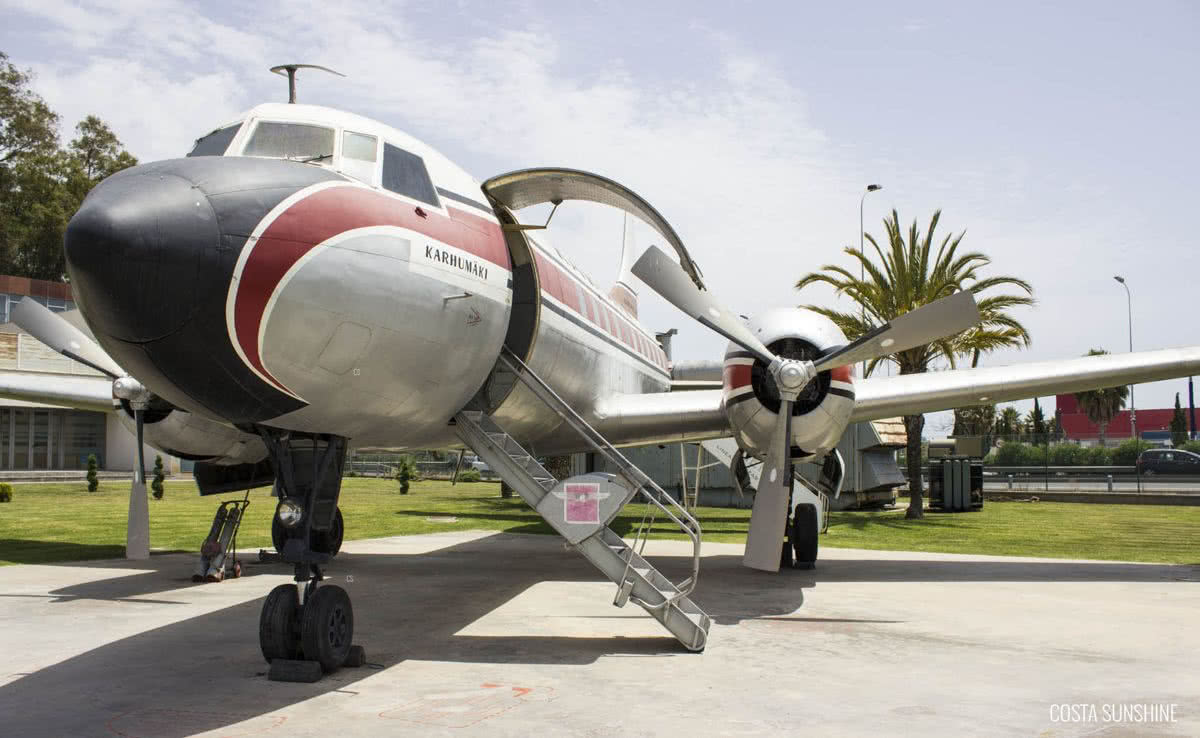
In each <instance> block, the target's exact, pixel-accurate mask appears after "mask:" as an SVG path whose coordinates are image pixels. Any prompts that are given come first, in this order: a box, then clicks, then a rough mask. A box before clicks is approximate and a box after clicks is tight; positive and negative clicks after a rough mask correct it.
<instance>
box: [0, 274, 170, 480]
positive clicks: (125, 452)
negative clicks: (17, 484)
mask: <svg viewBox="0 0 1200 738" xmlns="http://www.w3.org/2000/svg"><path fill="white" fill-rule="evenodd" d="M22 299H32V300H36V301H37V302H40V303H41V304H43V305H45V306H46V307H48V308H50V309H51V310H53V311H55V312H65V311H69V310H74V309H75V303H74V302H73V301H72V300H71V286H70V285H68V284H63V283H60V282H47V281H43V280H37V279H27V278H24V277H11V276H4V275H0V370H2V371H5V372H13V371H15V372H19V373H29V374H37V375H43V376H44V375H87V376H99V372H97V371H95V370H94V369H92V368H90V367H88V366H85V365H83V364H80V363H79V362H77V361H73V360H71V359H69V358H67V357H65V356H63V355H62V354H59V353H58V352H56V351H54V350H53V349H51V348H49V347H48V346H46V345H45V344H43V343H41V342H40V341H38V340H37V339H35V338H34V337H33V336H31V335H29V334H27V333H25V332H24V331H22V330H21V329H20V328H18V327H17V326H16V325H14V324H12V323H10V322H9V315H10V312H11V310H12V307H13V306H14V305H15V304H16V303H17V302H19V301H20V300H22ZM73 322H74V321H73ZM136 445H137V440H136V439H135V438H134V435H133V433H132V432H130V431H129V430H128V429H127V428H126V427H125V425H124V424H122V423H121V421H120V420H119V419H118V418H117V413H116V412H107V413H100V412H92V411H87V410H75V409H72V408H66V407H60V406H56V405H44V404H39V403H32V402H22V401H19V400H7V399H2V398H0V471H24V470H44V469H86V468H87V458H88V456H89V455H90V454H95V455H96V459H97V460H98V461H99V462H100V468H101V469H104V470H108V471H132V470H133V466H134V458H135V457H134V451H135V448H136ZM157 453H159V452H158V451H156V450H155V449H153V448H151V447H149V446H147V447H146V459H147V466H150V465H151V464H152V463H153V459H154V456H155V454H157ZM163 465H164V466H165V467H166V468H167V469H168V471H176V472H177V471H179V469H180V462H179V460H178V459H176V458H174V457H168V456H166V455H164V456H163Z"/></svg>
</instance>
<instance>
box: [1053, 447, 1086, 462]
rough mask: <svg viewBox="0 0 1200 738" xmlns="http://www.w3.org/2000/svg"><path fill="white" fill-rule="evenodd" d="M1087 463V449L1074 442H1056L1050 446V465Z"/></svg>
mask: <svg viewBox="0 0 1200 738" xmlns="http://www.w3.org/2000/svg"><path fill="white" fill-rule="evenodd" d="M1086 463H1087V449H1085V448H1084V447H1083V446H1078V445H1076V444H1074V443H1056V444H1054V445H1053V446H1051V447H1050V465H1051V466H1083V465H1084V464H1086Z"/></svg>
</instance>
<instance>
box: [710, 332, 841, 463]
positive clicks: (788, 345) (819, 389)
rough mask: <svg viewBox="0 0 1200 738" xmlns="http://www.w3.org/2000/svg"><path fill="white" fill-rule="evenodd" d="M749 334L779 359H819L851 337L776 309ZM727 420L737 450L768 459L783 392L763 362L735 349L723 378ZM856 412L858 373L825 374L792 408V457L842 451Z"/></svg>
mask: <svg viewBox="0 0 1200 738" xmlns="http://www.w3.org/2000/svg"><path fill="white" fill-rule="evenodd" d="M749 327H750V330H752V331H753V332H754V334H755V335H756V336H758V338H759V340H761V341H762V342H763V343H764V344H766V345H767V347H768V348H769V349H770V350H771V351H772V352H774V353H776V354H778V355H779V356H783V357H785V358H789V359H809V360H812V359H816V358H818V357H820V356H823V355H825V354H826V353H828V352H829V351H831V350H833V349H834V348H837V347H839V346H844V345H846V343H847V341H846V336H845V335H844V334H843V333H842V332H841V330H840V329H838V327H837V326H836V325H834V323H833V321H831V320H829V319H828V318H826V317H825V316H823V315H819V314H817V313H814V312H811V311H809V310H804V309H802V308H776V309H773V310H768V311H767V312H765V313H762V314H761V315H757V316H755V317H754V318H753V319H752V320H751V321H750V323H749ZM723 387H724V400H725V414H726V416H727V417H728V418H729V425H730V427H731V428H732V429H733V431H734V438H735V439H736V440H737V442H738V445H739V446H740V447H741V448H742V449H743V450H744V451H745V452H746V453H748V454H750V455H752V456H754V457H756V458H760V459H761V458H763V457H765V456H766V454H767V448H768V447H769V445H770V441H771V436H772V434H773V433H774V429H775V426H776V423H777V421H778V419H779V406H780V402H779V390H778V388H777V387H776V385H775V380H774V379H772V378H771V375H770V372H768V371H767V365H766V364H764V363H763V362H762V360H761V359H757V358H755V357H754V356H753V355H752V354H750V353H749V352H747V351H745V350H744V349H742V348H741V347H740V346H738V345H736V344H734V343H730V344H729V346H728V348H727V349H726V352H725V368H724V373H723ZM853 410H854V372H853V367H849V366H842V367H836V368H834V369H833V370H831V371H826V372H821V373H820V374H818V375H817V377H816V379H814V380H813V381H812V382H810V383H809V384H808V386H806V387H805V388H804V389H803V390H801V392H800V396H799V397H798V398H797V399H796V403H795V405H794V406H793V408H792V457H793V459H795V460H797V461H805V460H814V459H817V458H820V457H823V456H824V455H825V454H827V453H828V452H829V451H830V450H831V449H833V448H834V447H835V446H837V443H838V441H839V440H840V439H841V437H842V433H843V432H844V431H845V430H846V425H847V424H848V423H849V422H850V414H851V412H853Z"/></svg>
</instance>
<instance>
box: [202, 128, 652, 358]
mask: <svg viewBox="0 0 1200 738" xmlns="http://www.w3.org/2000/svg"><path fill="white" fill-rule="evenodd" d="M241 125H242V124H241V123H237V124H235V125H232V126H228V127H226V128H221V129H219V130H216V131H213V132H212V133H210V134H208V135H207V136H204V137H202V138H200V139H198V140H197V141H196V145H195V147H193V148H192V151H191V152H190V153H189V154H188V156H222V155H224V154H225V152H226V150H227V149H228V148H229V145H230V144H231V143H232V142H233V138H234V136H235V135H237V132H238V129H239V128H241ZM335 135H336V133H335V131H334V129H332V128H327V127H325V126H315V125H310V124H305V123H281V122H275V121H260V122H259V123H258V124H257V125H256V126H255V128H254V133H253V135H252V136H251V137H250V140H249V141H248V142H247V143H246V145H245V147H244V148H243V149H242V154H243V155H244V156H261V157H268V158H277V159H292V160H296V161H303V162H310V163H312V162H317V163H328V164H333V163H335V162H334V161H333V159H334V137H335ZM378 157H379V140H378V138H376V137H375V136H371V135H368V134H365V133H355V132H353V131H343V132H342V156H341V162H340V163H339V164H338V170H339V171H341V172H343V173H344V174H347V175H349V176H351V177H354V178H355V179H358V180H361V181H363V182H366V183H367V184H374V179H375V169H376V165H377V163H378ZM380 174H381V177H380V184H381V185H382V186H383V188H384V189H387V190H391V191H392V192H396V193H399V194H401V195H404V196H406V197H411V198H412V199H414V200H419V201H420V202H424V203H428V204H430V205H433V206H434V207H439V203H438V196H437V191H436V190H435V189H434V186H433V182H432V180H431V179H430V178H429V171H428V170H427V169H426V168H425V162H424V160H422V159H421V157H419V156H417V155H416V154H413V153H411V152H409V151H405V150H404V149H401V148H400V147H398V146H393V145H392V144H390V143H387V142H386V141H385V142H384V143H383V169H382V172H381V173H380ZM580 294H581V295H582V296H583V301H584V305H585V309H586V311H587V315H588V319H589V320H591V321H592V322H593V323H595V324H596V325H599V326H600V327H602V328H603V329H604V330H605V331H607V332H608V333H610V334H611V335H613V336H616V337H618V338H619V339H620V340H621V341H622V342H623V343H625V344H627V345H629V346H632V347H633V348H634V350H635V351H637V352H638V353H639V354H641V355H643V356H645V357H647V358H649V359H651V360H652V361H653V362H654V363H655V364H656V365H659V366H662V364H663V362H662V360H661V358H660V356H659V354H658V352H657V351H655V350H654V346H653V344H651V343H650V342H649V341H648V340H647V339H646V338H645V337H644V336H642V335H641V334H640V333H637V332H636V331H634V330H632V329H631V328H630V327H629V326H628V325H627V324H625V322H624V321H621V320H618V319H617V317H616V315H615V314H614V313H612V312H611V311H610V310H609V309H607V308H606V307H604V306H603V305H602V304H600V303H599V302H598V301H595V300H593V299H592V297H591V295H589V294H587V292H586V291H583V290H580ZM664 368H665V367H664Z"/></svg>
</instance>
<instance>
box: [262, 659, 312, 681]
mask: <svg viewBox="0 0 1200 738" xmlns="http://www.w3.org/2000/svg"><path fill="white" fill-rule="evenodd" d="M322 676H324V672H322V671H321V665H320V664H319V663H317V662H316V661H295V660H292V659H274V660H272V661H271V669H270V671H268V672H267V679H270V680H271V681H273V682H317V681H320V680H321V677H322Z"/></svg>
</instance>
